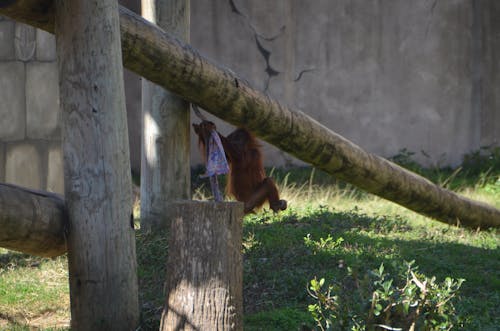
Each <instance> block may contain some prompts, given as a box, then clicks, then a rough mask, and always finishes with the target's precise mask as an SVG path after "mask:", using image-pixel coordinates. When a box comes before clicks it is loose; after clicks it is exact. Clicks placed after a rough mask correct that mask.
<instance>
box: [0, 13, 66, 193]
mask: <svg viewBox="0 0 500 331" xmlns="http://www.w3.org/2000/svg"><path fill="white" fill-rule="evenodd" d="M55 60H56V54H55V39H54V36H53V35H50V34H48V33H45V32H43V31H41V30H37V29H34V28H32V27H30V26H27V25H24V24H21V23H15V22H13V21H10V20H7V19H5V18H2V17H0V118H1V121H0V181H1V182H8V183H14V184H18V185H22V186H27V187H32V188H37V189H44V190H48V191H52V192H62V191H63V177H62V172H63V167H62V155H61V149H60V141H61V139H60V135H61V130H60V111H59V91H58V80H57V64H56V62H55Z"/></svg>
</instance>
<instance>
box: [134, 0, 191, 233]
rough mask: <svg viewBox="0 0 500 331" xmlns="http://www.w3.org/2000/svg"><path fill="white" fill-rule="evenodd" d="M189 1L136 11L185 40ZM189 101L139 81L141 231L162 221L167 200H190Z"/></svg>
mask: <svg viewBox="0 0 500 331" xmlns="http://www.w3.org/2000/svg"><path fill="white" fill-rule="evenodd" d="M189 5H190V0H143V1H142V15H143V17H144V18H145V19H147V20H149V21H151V22H152V23H155V24H157V25H158V26H159V27H161V28H163V29H164V30H165V31H168V32H169V33H172V34H173V35H175V36H176V37H178V38H180V39H182V40H184V41H186V42H187V41H189V13H190V10H189ZM189 108H190V107H189V103H188V102H186V101H184V100H183V99H181V98H179V97H178V96H176V95H174V94H172V93H171V92H168V91H167V90H165V89H164V88H163V87H161V86H158V85H156V84H154V83H151V82H149V81H147V80H145V79H143V80H142V115H143V116H142V125H143V130H142V153H141V154H142V155H141V229H142V230H151V229H154V228H159V227H162V224H165V222H164V221H166V217H167V215H168V211H167V210H166V206H167V204H168V202H169V201H174V200H187V199H190V198H191V167H190V152H189V147H190V123H189Z"/></svg>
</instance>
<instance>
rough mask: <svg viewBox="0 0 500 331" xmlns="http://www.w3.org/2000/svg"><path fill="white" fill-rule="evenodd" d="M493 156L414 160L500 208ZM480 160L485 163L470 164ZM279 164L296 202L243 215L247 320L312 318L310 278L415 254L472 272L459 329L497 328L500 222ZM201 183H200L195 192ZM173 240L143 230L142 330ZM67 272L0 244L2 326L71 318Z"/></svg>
mask: <svg viewBox="0 0 500 331" xmlns="http://www.w3.org/2000/svg"><path fill="white" fill-rule="evenodd" d="M477 157H479V156H477ZM400 159H401V158H400ZM402 159H403V160H406V161H408V160H407V159H405V157H402ZM498 159H500V158H498ZM471 160H472V159H471ZM495 160H496V158H493V161H492V162H490V161H491V160H490V161H488V162H490V163H492V164H490V165H489V166H488V167H487V168H486V170H484V169H483V168H484V167H483V163H479V165H478V164H477V163H475V162H473V161H470V163H471V164H472V165H469V166H467V167H465V166H464V167H462V170H460V171H458V172H457V170H456V169H444V170H440V171H438V170H436V169H431V170H426V169H422V168H418V167H416V166H415V165H413V166H415V169H413V170H415V171H417V172H420V173H423V174H425V175H426V176H428V177H430V178H431V179H432V180H434V181H436V182H438V183H440V184H442V185H445V186H448V187H451V188H453V189H455V190H457V191H460V193H462V194H464V195H467V196H469V197H472V198H474V199H478V200H482V201H486V202H488V203H490V204H493V205H495V206H496V207H498V208H500V166H498V167H497V165H496V164H495V163H494V162H496V161H495ZM400 161H401V160H400ZM474 167H476V168H480V167H483V168H481V169H483V170H477V169H476V170H477V171H472V170H471V169H475V168H474ZM488 169H489V170H488ZM272 172H273V177H275V178H276V179H277V182H278V184H279V186H280V190H281V192H282V195H283V197H284V198H285V199H287V200H288V201H289V206H290V208H289V209H288V210H287V211H285V212H283V213H281V214H279V215H274V214H272V213H269V212H267V211H265V210H263V211H260V212H258V213H257V214H253V215H249V216H247V217H246V218H245V220H244V234H243V235H244V236H243V247H242V250H243V253H244V262H243V267H244V310H245V313H244V323H245V330H299V329H301V328H302V329H307V328H311V327H313V326H314V322H313V320H312V317H311V316H310V314H309V313H308V310H307V306H308V304H309V303H311V302H312V299H311V298H310V297H309V295H308V293H307V291H306V288H307V284H308V282H309V281H310V280H311V279H312V278H314V277H317V278H318V279H319V278H325V279H326V282H327V283H329V282H339V281H341V280H343V279H345V278H346V275H347V268H348V267H349V268H351V269H352V270H353V271H354V273H355V274H358V275H360V277H361V276H362V275H364V274H366V273H367V272H368V271H369V270H371V269H375V268H377V267H378V266H379V265H380V264H381V263H384V265H385V266H386V269H387V270H388V272H392V273H396V270H398V268H399V266H401V265H403V263H404V261H412V260H415V264H416V265H418V266H419V270H420V272H422V273H424V274H425V275H427V276H436V278H437V279H438V281H442V280H444V279H445V278H446V277H452V278H455V279H458V278H464V279H465V280H466V281H465V282H464V284H463V285H462V288H461V290H460V297H459V299H458V301H457V302H456V308H457V311H458V313H459V315H460V317H461V321H462V322H461V324H462V326H461V327H460V328H458V329H462V330H485V331H486V330H498V325H500V248H499V245H500V233H499V231H498V230H486V231H476V230H470V229H464V228H457V227H453V226H448V225H446V224H442V223H439V222H436V221H432V220H430V219H428V218H425V217H423V216H420V215H418V214H415V213H413V212H411V211H408V210H407V209H404V208H402V207H400V206H398V205H395V204H393V203H390V202H388V201H385V200H382V199H379V198H377V197H374V196H371V195H368V194H365V193H363V192H360V191H358V190H357V189H355V188H353V187H351V186H350V185H346V184H343V183H338V182H336V181H335V180H333V179H332V178H331V177H329V176H327V175H326V174H324V173H321V172H319V171H311V169H308V168H304V169H295V170H293V171H290V170H287V171H283V170H280V169H275V170H273V171H272ZM197 185H198V186H199V185H201V183H197ZM204 192H205V191H204V190H203V189H199V190H196V195H197V197H198V198H199V197H202V196H204V195H205V194H206V193H204ZM167 250H168V245H167V239H166V236H165V234H159V233H156V234H144V233H140V232H139V233H138V234H137V257H138V267H139V268H138V275H139V287H140V302H141V310H142V320H141V323H142V325H141V326H142V330H154V329H157V328H158V324H159V318H160V316H161V311H162V304H163V301H164V293H163V283H164V276H165V274H166V272H167V270H166V267H165V262H166V260H167ZM66 277H67V270H66V260H65V258H64V257H60V258H56V259H41V258H34V257H30V256H27V255H22V254H18V253H14V252H9V251H6V250H1V251H0V330H30V327H33V326H35V327H40V328H41V329H43V330H56V329H58V328H59V329H64V328H67V325H68V320H69V295H68V285H67V279H66ZM50 328H52V329H50Z"/></svg>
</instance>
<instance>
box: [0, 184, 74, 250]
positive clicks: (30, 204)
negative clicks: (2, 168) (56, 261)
mask: <svg viewBox="0 0 500 331" xmlns="http://www.w3.org/2000/svg"><path fill="white" fill-rule="evenodd" d="M66 224H67V215H66V207H65V203H64V200H63V198H62V197H61V196H59V195H57V194H54V193H49V192H42V191H37V190H31V189H27V188H23V187H19V186H16V185H10V184H0V229H2V230H1V231H0V247H4V248H8V249H12V250H16V251H20V252H23V253H28V254H32V255H38V256H45V257H54V256H58V255H62V254H64V253H66V240H65V238H64V231H65V225H66Z"/></svg>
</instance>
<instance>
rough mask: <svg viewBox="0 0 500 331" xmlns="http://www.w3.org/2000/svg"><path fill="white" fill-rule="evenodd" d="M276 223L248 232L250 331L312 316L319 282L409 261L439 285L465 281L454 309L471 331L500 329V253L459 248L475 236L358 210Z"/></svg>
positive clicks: (256, 222) (255, 224)
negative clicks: (283, 318)
mask: <svg viewBox="0 0 500 331" xmlns="http://www.w3.org/2000/svg"><path fill="white" fill-rule="evenodd" d="M266 217H267V218H266ZM272 218H273V216H270V215H267V216H266V215H264V217H262V218H260V219H259V218H258V217H255V218H253V219H251V220H250V222H247V226H246V227H245V229H244V231H245V234H244V238H245V240H246V242H245V243H244V246H245V250H244V251H245V254H244V256H245V258H244V268H245V270H244V299H245V304H244V307H245V315H246V321H247V326H249V328H248V329H249V330H259V327H258V326H257V325H259V323H263V324H265V323H266V322H265V321H263V320H262V318H263V319H265V317H262V318H261V319H260V321H259V322H258V323H257V322H255V321H254V320H255V318H254V316H261V315H262V314H263V312H267V314H268V315H269V314H270V312H272V311H274V310H276V311H277V312H279V313H280V314H281V312H282V310H283V309H290V308H295V310H296V312H295V314H296V313H299V312H307V305H308V303H310V302H311V301H310V300H311V299H310V298H309V297H308V294H307V291H306V288H307V286H308V283H309V281H310V280H311V279H312V278H314V277H318V278H325V280H326V282H327V283H328V282H335V281H339V280H341V279H343V278H345V277H346V274H347V267H349V268H351V269H352V270H354V272H356V273H358V274H360V275H363V274H365V273H367V272H369V270H373V269H375V268H378V266H380V264H381V263H384V265H385V266H386V269H387V270H388V271H389V272H393V273H394V274H396V273H397V270H400V269H401V267H402V266H403V265H404V261H408V262H409V261H412V260H415V264H416V265H418V266H419V270H420V272H422V273H423V274H425V275H427V276H429V277H431V276H436V278H437V280H438V281H442V280H444V279H445V278H446V277H452V278H455V279H458V278H464V279H466V282H465V283H464V284H463V285H462V289H461V291H460V293H461V300H460V301H459V302H458V303H457V305H456V306H457V310H458V312H459V314H461V315H463V316H464V318H465V323H466V324H467V323H469V327H471V329H478V330H479V329H481V330H489V329H491V330H494V327H495V325H499V323H500V320H499V317H498V316H500V308H499V307H500V274H499V270H500V250H499V249H497V248H480V247H475V246H472V245H468V244H461V243H457V240H458V237H459V236H466V237H467V236H471V237H472V236H474V235H475V234H474V232H471V231H469V230H465V229H458V228H454V227H450V226H443V225H436V226H434V225H431V224H430V225H429V227H428V228H427V227H413V226H412V225H411V224H410V223H409V222H407V221H406V220H404V219H401V218H398V217H395V218H388V217H372V216H367V215H365V214H362V213H360V212H359V211H357V210H354V211H351V212H333V211H329V210H328V209H326V208H320V209H316V210H311V211H310V212H306V213H304V214H298V213H290V214H288V215H285V216H283V217H281V218H280V219H274V220H273V219H272ZM430 222H431V221H430ZM486 237H487V236H486ZM496 238H498V237H496ZM494 240H495V235H494V234H493V235H491V237H490V238H489V239H488V238H486V239H485V243H484V244H485V246H487V247H488V246H492V247H497V244H495V243H494V242H492V241H494ZM271 315H272V314H271ZM290 316H293V314H291V315H290ZM254 322H255V326H254V327H252V324H253V323H254ZM267 322H268V323H272V319H269V320H268V321H267ZM306 322H307V321H306ZM248 323H250V325H248ZM307 324H309V325H311V321H308V323H307ZM287 327H288V329H290V326H287ZM477 327H480V328H477ZM298 328H300V325H295V327H294V329H298ZM246 329H247V328H246ZM274 329H275V330H285V329H286V328H280V327H278V326H276V327H275V328H274Z"/></svg>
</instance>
